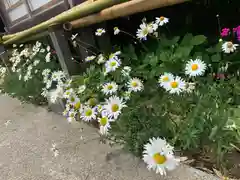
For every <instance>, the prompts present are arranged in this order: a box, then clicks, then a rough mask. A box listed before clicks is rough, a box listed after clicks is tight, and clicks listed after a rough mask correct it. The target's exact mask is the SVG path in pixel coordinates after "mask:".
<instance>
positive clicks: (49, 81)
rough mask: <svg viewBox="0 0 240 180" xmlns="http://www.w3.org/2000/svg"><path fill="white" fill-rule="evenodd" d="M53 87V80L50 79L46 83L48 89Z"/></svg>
mask: <svg viewBox="0 0 240 180" xmlns="http://www.w3.org/2000/svg"><path fill="white" fill-rule="evenodd" d="M51 86H52V80H51V79H49V80H47V82H46V88H47V89H49V88H50V87H51Z"/></svg>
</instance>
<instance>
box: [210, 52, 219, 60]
mask: <svg viewBox="0 0 240 180" xmlns="http://www.w3.org/2000/svg"><path fill="white" fill-rule="evenodd" d="M211 60H212V62H219V61H220V60H221V55H220V54H219V53H217V54H214V55H212V56H211Z"/></svg>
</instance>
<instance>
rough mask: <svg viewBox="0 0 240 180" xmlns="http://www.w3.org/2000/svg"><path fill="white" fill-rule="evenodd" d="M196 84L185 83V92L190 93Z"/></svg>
mask: <svg viewBox="0 0 240 180" xmlns="http://www.w3.org/2000/svg"><path fill="white" fill-rule="evenodd" d="M195 86H196V83H186V84H185V92H187V93H192V92H193V91H194V89H195Z"/></svg>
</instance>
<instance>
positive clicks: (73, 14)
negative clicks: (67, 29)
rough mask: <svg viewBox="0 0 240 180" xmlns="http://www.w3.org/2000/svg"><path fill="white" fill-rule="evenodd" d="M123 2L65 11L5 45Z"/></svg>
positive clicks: (101, 1)
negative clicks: (53, 25) (54, 25)
mask: <svg viewBox="0 0 240 180" xmlns="http://www.w3.org/2000/svg"><path fill="white" fill-rule="evenodd" d="M121 1H122V0H97V1H94V2H92V3H89V4H84V5H81V4H80V5H78V6H76V7H74V8H72V9H70V10H68V11H65V12H63V13H61V14H59V15H57V16H55V17H53V18H51V19H49V20H47V21H45V22H42V23H40V24H38V25H36V26H34V27H32V28H29V29H27V30H24V31H21V32H19V33H16V34H15V35H14V37H12V38H10V39H8V40H7V41H4V42H3V44H11V43H14V42H16V41H19V40H20V39H22V38H25V37H27V36H31V35H32V34H35V33H39V32H41V31H43V30H46V29H47V28H48V27H49V26H51V25H52V24H60V23H64V22H66V21H71V20H73V19H77V18H79V17H83V16H86V15H89V14H92V13H96V12H98V11H101V10H102V9H104V8H107V7H109V6H112V5H114V4H117V3H120V2H121Z"/></svg>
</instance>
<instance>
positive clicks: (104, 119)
mask: <svg viewBox="0 0 240 180" xmlns="http://www.w3.org/2000/svg"><path fill="white" fill-rule="evenodd" d="M99 123H100V125H101V126H106V124H107V123H108V118H107V117H103V118H101V119H100V122H99Z"/></svg>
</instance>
